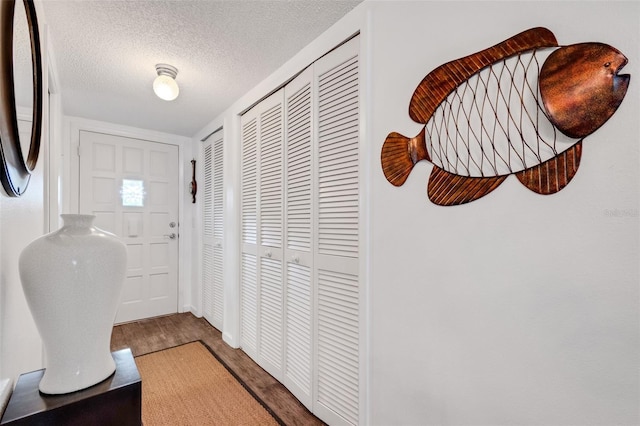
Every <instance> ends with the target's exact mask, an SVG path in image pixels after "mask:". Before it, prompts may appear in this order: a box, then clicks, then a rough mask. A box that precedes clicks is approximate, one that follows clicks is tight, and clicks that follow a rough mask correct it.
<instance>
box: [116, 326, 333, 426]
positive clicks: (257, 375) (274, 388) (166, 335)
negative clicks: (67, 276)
mask: <svg viewBox="0 0 640 426" xmlns="http://www.w3.org/2000/svg"><path fill="white" fill-rule="evenodd" d="M196 340H202V341H203V342H204V343H206V344H207V345H208V346H209V347H210V348H211V349H213V351H214V352H215V353H216V354H217V355H218V356H219V357H220V358H221V359H222V360H223V361H224V362H225V363H226V364H227V366H228V367H229V368H231V369H232V370H233V372H234V373H235V374H236V375H237V376H238V377H240V379H241V380H242V381H244V383H245V384H246V385H247V386H248V387H249V388H250V389H251V390H252V391H253V393H254V394H255V395H257V396H258V398H260V399H261V400H262V401H263V402H264V403H265V404H266V405H267V406H268V407H269V408H270V409H271V411H273V412H274V413H275V414H276V415H277V416H278V417H279V418H280V419H281V420H282V421H283V422H284V423H285V424H286V425H291V426H295V425H324V423H323V422H322V421H321V420H319V419H318V418H317V417H315V416H314V415H313V414H311V413H310V412H309V410H307V409H306V407H305V406H304V405H302V404H301V403H300V402H299V401H298V400H297V399H296V398H295V397H294V396H293V395H292V394H291V393H290V392H289V391H288V390H287V389H286V388H285V387H284V386H283V385H282V384H281V383H280V382H278V381H277V380H276V379H274V378H273V377H272V376H271V375H270V374H269V373H267V372H266V371H264V370H263V369H262V368H261V367H260V366H259V365H258V364H256V363H255V362H254V361H253V360H252V359H251V358H249V356H248V355H247V354H245V353H244V352H243V351H242V350H240V349H233V348H231V347H230V346H229V345H227V344H226V343H225V342H224V341H223V340H222V335H221V333H220V332H219V331H218V330H217V329H215V328H214V327H212V326H211V325H210V324H209V323H208V322H207V321H206V320H205V319H204V318H197V317H195V316H194V315H193V314H191V313H183V314H175V315H169V316H165V317H158V318H150V319H146V320H142V321H137V322H132V323H128V324H122V325H117V326H115V327H114V328H113V333H112V335H111V350H112V351H116V350H119V349H124V348H127V347H129V348H131V351H132V352H133V355H134V356H139V355H144V354H147V353H150V352H155V351H159V350H162V349H167V348H171V347H173V346H178V345H182V344H184V343H189V342H193V341H196Z"/></svg>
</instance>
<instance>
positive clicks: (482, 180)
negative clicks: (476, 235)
mask: <svg viewBox="0 0 640 426" xmlns="http://www.w3.org/2000/svg"><path fill="white" fill-rule="evenodd" d="M626 64H627V58H626V57H625V56H624V55H623V54H622V53H621V52H620V51H618V50H617V49H616V48H614V47H612V46H609V45H606V44H603V43H578V44H573V45H568V46H560V45H559V44H558V42H557V41H556V38H555V36H554V34H553V33H552V32H551V31H549V30H548V29H546V28H532V29H530V30H527V31H524V32H522V33H520V34H517V35H515V36H513V37H511V38H509V39H507V40H505V41H503V42H502V43H499V44H496V45H495V46H492V47H489V48H487V49H484V50H482V51H480V52H477V53H474V54H472V55H469V56H466V57H463V58H460V59H456V60H454V61H451V62H448V63H446V64H444V65H441V66H439V67H438V68H436V69H435V70H433V71H431V72H430V73H429V74H428V75H427V76H426V77H425V78H424V79H423V80H422V82H420V84H419V85H418V87H417V88H416V89H415V91H414V93H413V96H412V97H411V102H410V104H409V116H410V117H411V119H412V120H413V121H415V122H416V123H420V124H424V128H423V129H422V131H421V132H420V133H419V134H418V135H417V136H416V137H413V138H407V137H405V136H403V135H401V134H400V133H396V132H392V133H390V134H389V135H388V136H387V138H386V140H385V142H384V145H383V147H382V153H381V162H382V170H383V172H384V175H385V177H386V178H387V180H388V181H389V182H390V183H391V184H393V185H395V186H400V185H402V184H403V183H404V182H405V180H406V179H407V178H408V176H409V174H410V173H411V170H412V169H413V166H414V165H415V164H416V163H417V162H418V161H421V160H427V161H429V162H431V163H432V164H433V169H432V171H431V176H430V177H429V180H428V187H427V193H428V195H429V199H430V200H431V202H433V203H434V204H438V205H442V206H452V205H459V204H464V203H469V202H471V201H475V200H477V199H478V198H481V197H483V196H485V195H487V194H488V193H490V192H491V191H493V190H494V189H495V188H497V187H498V186H499V185H500V184H501V183H502V182H503V181H504V180H505V179H506V178H507V177H508V176H509V175H511V174H514V175H515V176H516V177H517V178H518V180H519V181H520V182H521V183H522V184H523V185H524V186H525V187H527V188H528V189H530V190H531V191H533V192H536V193H538V194H543V195H548V194H555V193H556V192H558V191H560V190H562V189H563V188H564V187H566V186H567V185H568V184H569V182H570V181H571V179H572V178H573V177H574V176H575V174H576V173H577V171H578V166H579V165H580V157H581V154H582V141H583V139H584V138H585V137H587V136H589V135H590V134H592V133H593V132H595V131H596V130H598V129H599V128H600V127H601V126H602V125H603V124H604V123H605V122H606V121H607V120H608V119H609V118H611V116H612V115H613V114H614V113H615V112H616V110H617V108H618V107H619V106H620V104H621V103H622V100H623V99H624V96H625V94H626V92H627V88H628V86H629V80H630V77H629V75H621V74H619V72H620V70H621V69H622V68H623V67H624V66H625V65H626Z"/></svg>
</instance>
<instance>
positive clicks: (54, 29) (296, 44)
mask: <svg viewBox="0 0 640 426" xmlns="http://www.w3.org/2000/svg"><path fill="white" fill-rule="evenodd" d="M360 1H362V0H296V1H284V0H280V1H270V0H260V1H244V0H226V1H221V0H218V1H214V0H207V1H202V0H201V1H187V0H182V1H160V0H128V1H112V0H97V1H96V0H82V1H71V0H64V1H55V0H44V1H43V2H42V4H43V10H44V15H45V17H44V18H45V20H46V21H47V23H48V25H49V28H50V35H51V40H52V44H53V49H54V53H55V59H56V63H57V69H58V77H59V81H60V85H61V93H62V102H63V108H64V114H65V115H71V116H79V117H84V118H90V119H95V120H102V121H108V122H114V123H118V124H124V125H129V126H135V127H140V128H145V129H152V130H157V131H162V132H168V133H174V134H179V135H184V136H193V135H194V134H195V133H196V132H198V131H199V130H200V129H202V127H204V126H205V125H206V124H207V123H208V122H209V121H211V120H212V119H213V118H215V117H216V116H217V115H218V114H220V113H221V112H223V111H224V110H225V109H226V108H228V107H229V106H230V105H231V104H232V103H233V102H234V101H236V100H237V99H238V98H240V97H241V96H242V95H244V94H245V93H246V92H248V91H249V90H250V89H251V88H253V87H254V86H255V85H256V84H258V83H259V82H260V81H262V80H263V79H264V78H266V77H267V76H269V75H270V74H271V73H272V72H274V71H275V70H276V69H277V68H278V67H279V66H281V65H282V64H284V63H285V62H286V61H287V60H289V59H290V58H291V57H293V56H294V55H295V54H296V53H297V52H298V51H300V50H301V49H302V48H303V47H304V46H306V45H307V44H309V43H310V42H311V41H312V40H314V39H315V38H316V37H317V36H319V35H320V34H321V33H322V32H324V31H325V30H326V29H328V28H329V27H330V26H331V25H333V23H335V22H336V21H338V20H339V19H340V18H341V17H342V16H344V15H345V14H346V13H347V12H349V11H350V10H351V9H353V8H354V7H355V6H356V5H357V4H358V3H360ZM157 63H168V64H171V65H174V66H175V67H177V68H178V76H177V78H176V81H177V82H178V84H179V86H180V96H179V97H178V99H176V100H175V101H173V102H166V101H163V100H160V99H159V98H157V97H156V96H155V95H154V93H153V91H152V88H151V85H152V82H153V79H154V78H155V76H156V73H155V64H157Z"/></svg>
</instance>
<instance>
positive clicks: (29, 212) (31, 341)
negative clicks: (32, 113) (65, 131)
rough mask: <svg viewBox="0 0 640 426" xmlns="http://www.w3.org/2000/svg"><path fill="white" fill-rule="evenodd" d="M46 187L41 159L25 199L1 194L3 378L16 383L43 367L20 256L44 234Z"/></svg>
mask: <svg viewBox="0 0 640 426" xmlns="http://www.w3.org/2000/svg"><path fill="white" fill-rule="evenodd" d="M21 124H23V123H21ZM24 125H25V126H26V125H30V122H29V123H24ZM43 185H44V161H42V158H40V161H38V164H37V166H36V169H35V170H34V173H33V175H32V176H31V180H30V182H29V187H28V188H27V191H26V193H25V194H24V195H23V196H22V197H20V198H10V197H7V196H5V195H4V194H2V195H0V321H1V323H0V326H1V327H0V333H1V334H0V344H1V350H0V377H3V378H5V377H6V378H11V379H12V380H13V381H14V383H15V380H16V379H17V378H18V376H19V375H20V374H22V373H26V372H28V371H33V370H37V369H39V368H42V341H41V340H40V335H39V334H38V330H37V328H36V326H35V323H34V321H33V317H32V316H31V311H30V310H29V307H28V305H27V301H26V299H25V297H24V293H23V291H22V284H21V282H20V276H19V273H18V257H19V256H20V253H21V252H22V249H24V247H26V246H27V244H29V243H30V242H31V241H33V240H34V239H36V238H38V237H39V236H41V235H42V234H43V230H44V226H45V219H44V187H43Z"/></svg>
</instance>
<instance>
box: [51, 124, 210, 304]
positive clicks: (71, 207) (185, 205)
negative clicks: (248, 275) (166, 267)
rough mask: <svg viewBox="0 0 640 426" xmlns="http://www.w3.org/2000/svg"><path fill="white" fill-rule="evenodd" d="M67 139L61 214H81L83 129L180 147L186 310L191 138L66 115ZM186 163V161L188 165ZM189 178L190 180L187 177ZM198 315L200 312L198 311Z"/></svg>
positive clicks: (181, 283)
mask: <svg viewBox="0 0 640 426" xmlns="http://www.w3.org/2000/svg"><path fill="white" fill-rule="evenodd" d="M64 129H65V136H64V139H65V140H67V141H68V144H67V147H66V149H63V151H64V152H63V156H64V160H63V164H64V166H63V167H64V175H65V176H67V177H68V178H67V179H65V180H64V182H68V185H67V186H65V185H63V188H62V193H63V206H64V208H63V211H62V212H61V213H78V212H79V208H80V200H79V192H80V180H79V179H80V178H79V176H80V161H79V157H78V149H79V146H80V131H83V130H84V131H90V132H95V133H105V134H109V135H114V136H123V137H128V138H133V139H144V140H149V141H153V142H158V143H164V144H168V145H176V146H177V147H178V159H179V171H178V173H179V174H178V176H179V178H178V179H179V182H180V183H179V185H178V197H179V200H180V201H179V203H178V218H179V219H178V220H179V223H180V225H181V226H180V239H179V241H178V265H179V266H178V312H187V311H190V310H191V308H192V297H193V296H194V295H196V297H197V293H194V292H193V291H192V288H191V283H192V268H191V262H192V259H191V258H190V256H189V254H190V253H191V251H192V250H191V247H192V244H191V242H192V239H193V227H192V222H193V216H194V214H195V206H197V204H195V205H194V204H192V203H191V194H189V191H188V187H187V185H188V182H187V180H188V181H189V182H190V181H191V169H190V167H191V158H192V139H191V138H187V137H185V136H179V135H172V134H169V133H162V132H156V131H153V130H145V129H139V128H135V127H129V126H123V125H118V124H113V123H106V122H102V121H95V120H88V119H85V118H80V117H65V118H64ZM185 163H186V164H185ZM186 177H188V179H186ZM196 314H197V313H196Z"/></svg>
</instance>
